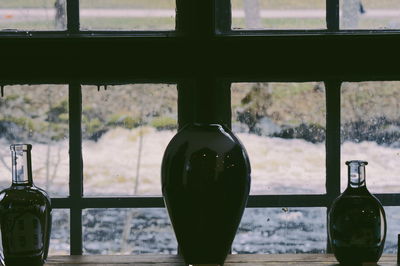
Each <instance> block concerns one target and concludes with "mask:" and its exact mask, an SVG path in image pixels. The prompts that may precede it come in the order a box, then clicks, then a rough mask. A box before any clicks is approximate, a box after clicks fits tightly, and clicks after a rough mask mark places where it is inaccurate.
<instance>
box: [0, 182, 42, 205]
mask: <svg viewBox="0 0 400 266" xmlns="http://www.w3.org/2000/svg"><path fill="white" fill-rule="evenodd" d="M26 201H30V202H32V203H38V204H44V205H50V198H49V196H48V194H47V193H46V192H45V191H44V190H43V189H40V188H38V187H36V186H18V185H14V186H10V187H9V188H6V189H4V190H2V191H1V192H0V204H8V203H10V202H14V203H18V202H19V203H22V202H26Z"/></svg>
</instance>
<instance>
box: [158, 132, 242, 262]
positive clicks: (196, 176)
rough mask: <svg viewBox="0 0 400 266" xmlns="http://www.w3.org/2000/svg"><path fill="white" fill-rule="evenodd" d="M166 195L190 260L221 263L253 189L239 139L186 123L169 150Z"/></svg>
mask: <svg viewBox="0 0 400 266" xmlns="http://www.w3.org/2000/svg"><path fill="white" fill-rule="evenodd" d="M162 191H163V195H164V200H165V205H166V207H167V209H168V212H169V216H170V219H171V222H172V225H173V228H174V231H175V235H176V238H177V240H178V244H179V248H180V252H181V254H182V255H183V257H184V260H185V262H186V263H187V264H211V263H213V264H220V265H222V264H223V263H224V261H225V258H226V256H227V254H228V252H229V250H230V248H231V244H232V241H233V239H234V237H235V233H236V230H237V228H238V226H239V223H240V220H241V217H242V215H243V211H244V208H245V206H246V202H247V198H248V195H249V191H250V163H249V160H248V157H247V153H246V151H245V149H244V148H243V146H242V145H241V143H240V141H239V140H238V139H237V138H236V137H235V135H234V134H233V133H232V132H231V131H230V130H229V129H227V128H226V127H224V126H221V125H217V124H192V125H187V126H186V127H184V128H183V129H182V130H180V131H179V132H178V133H177V135H176V136H175V137H174V138H173V139H172V140H171V142H170V143H169V145H168V147H167V149H166V151H165V154H164V158H163V162H162Z"/></svg>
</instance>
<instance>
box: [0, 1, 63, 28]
mask: <svg viewBox="0 0 400 266" xmlns="http://www.w3.org/2000/svg"><path fill="white" fill-rule="evenodd" d="M65 3H66V2H65V0H41V1H34V0H1V1H0V30H65V29H66V27H67V16H66V4H65Z"/></svg>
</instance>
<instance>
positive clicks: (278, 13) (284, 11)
mask: <svg viewBox="0 0 400 266" xmlns="http://www.w3.org/2000/svg"><path fill="white" fill-rule="evenodd" d="M231 4H232V29H236V30H238V29H274V30H275V29H326V21H325V13H326V11H325V8H326V5H325V0H297V1H292V0H231Z"/></svg>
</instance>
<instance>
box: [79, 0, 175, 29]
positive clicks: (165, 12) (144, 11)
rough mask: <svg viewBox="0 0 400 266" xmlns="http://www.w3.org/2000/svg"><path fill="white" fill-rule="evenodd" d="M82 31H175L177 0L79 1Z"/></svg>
mask: <svg viewBox="0 0 400 266" xmlns="http://www.w3.org/2000/svg"><path fill="white" fill-rule="evenodd" d="M80 17H81V21H80V25H81V29H83V30H174V29H175V1H174V0H80Z"/></svg>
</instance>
